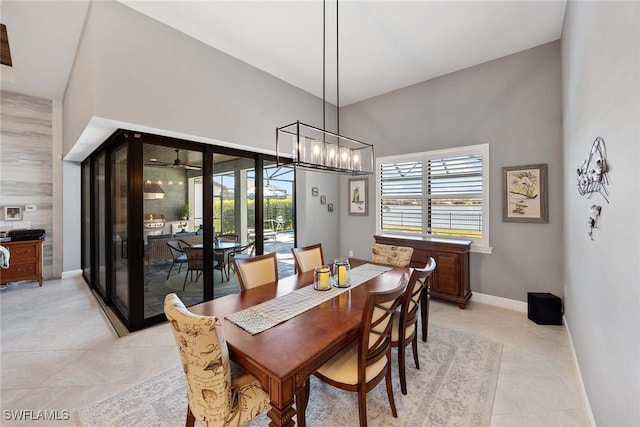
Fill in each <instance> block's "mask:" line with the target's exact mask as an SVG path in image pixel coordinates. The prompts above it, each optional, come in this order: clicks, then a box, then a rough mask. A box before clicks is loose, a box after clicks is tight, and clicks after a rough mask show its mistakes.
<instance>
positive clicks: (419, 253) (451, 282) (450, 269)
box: [374, 236, 471, 308]
mask: <svg viewBox="0 0 640 427" xmlns="http://www.w3.org/2000/svg"><path fill="white" fill-rule="evenodd" d="M374 239H375V241H376V243H381V244H384V245H395V246H410V247H412V248H413V255H412V256H411V264H409V265H410V266H411V267H424V266H425V265H426V263H427V261H428V260H429V257H433V259H435V260H436V270H435V271H434V272H433V275H432V276H431V277H432V279H431V297H432V298H440V299H443V300H447V301H451V302H455V303H456V304H458V306H459V307H460V308H465V306H466V305H467V301H469V298H471V287H470V285H469V253H470V250H471V241H470V240H458V239H455V240H454V239H441V238H433V237H432V238H426V239H423V238H417V237H416V238H411V237H404V236H374Z"/></svg>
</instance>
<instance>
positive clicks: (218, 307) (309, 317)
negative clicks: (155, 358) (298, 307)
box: [189, 258, 408, 427]
mask: <svg viewBox="0 0 640 427" xmlns="http://www.w3.org/2000/svg"><path fill="white" fill-rule="evenodd" d="M367 263H370V264H374V263H373V262H370V261H364V260H359V259H354V258H352V259H350V264H351V268H355V267H357V266H359V265H363V264H367ZM403 273H408V268H404V267H393V268H392V269H390V270H389V271H386V272H384V273H382V274H379V275H378V276H376V277H374V278H372V279H369V280H367V281H365V282H364V283H362V284H361V285H359V286H354V287H351V288H349V290H348V291H347V292H344V293H341V294H340V295H338V296H336V297H334V298H333V299H330V300H329V301H326V302H323V303H321V304H320V305H318V306H316V307H314V308H311V309H309V310H307V311H305V312H303V313H302V314H299V315H297V316H295V317H293V318H292V319H289V320H287V321H284V322H282V323H280V324H278V325H276V326H274V327H272V328H269V329H267V330H265V331H263V332H260V333H258V334H255V335H251V334H250V333H248V332H246V331H245V330H243V329H242V328H240V327H239V326H237V325H235V324H234V323H231V322H230V321H229V320H227V319H225V316H227V315H229V314H232V313H235V312H238V311H241V310H244V309H246V308H249V307H252V306H255V305H257V304H260V303H262V302H265V301H268V300H271V299H273V298H277V297H279V296H283V295H286V294H288V293H290V292H292V291H294V290H296V289H299V288H302V287H304V286H309V285H311V284H312V282H313V272H305V273H302V274H299V275H293V276H290V277H286V278H283V279H280V280H279V281H278V282H274V283H270V284H267V285H264V286H260V287H258V288H253V289H249V290H246V291H243V292H240V293H239V294H232V295H227V296H224V297H222V298H218V299H215V300H213V301H206V302H203V303H200V304H197V305H194V306H191V307H190V308H189V310H190V311H192V312H193V313H195V314H200V315H207V316H216V317H217V318H218V319H219V321H220V322H221V324H222V328H223V331H224V336H225V339H226V341H227V345H228V347H229V356H230V358H231V360H233V361H234V362H235V363H237V364H238V365H240V366H241V367H242V368H243V369H244V370H246V371H247V372H249V373H251V374H252V375H254V376H255V377H256V378H257V379H258V380H259V381H260V383H261V384H262V387H263V388H264V389H265V391H266V392H267V393H268V394H269V398H270V401H271V409H270V410H269V412H268V416H269V418H270V419H271V423H270V424H269V425H270V426H278V427H280V426H293V425H294V421H293V416H294V415H296V409H294V400H295V397H296V393H301V392H304V386H305V382H306V380H307V379H308V378H309V377H310V376H311V375H312V374H313V373H314V372H315V371H316V370H317V369H318V368H319V367H320V366H322V365H323V364H324V363H325V362H327V361H328V360H329V359H331V358H332V357H333V356H334V355H336V354H337V353H339V352H340V350H342V349H343V348H345V347H346V346H347V345H348V344H349V343H351V342H352V341H353V340H354V339H356V338H357V337H358V336H359V333H360V321H361V319H362V310H363V308H364V304H365V301H366V298H367V294H368V292H370V291H382V290H389V289H393V288H395V287H397V286H398V285H399V284H400V280H401V278H402V274H403ZM317 292H322V291H317ZM311 398H313V396H311ZM298 409H299V410H301V411H302V413H301V414H299V415H298V424H300V425H304V408H298Z"/></svg>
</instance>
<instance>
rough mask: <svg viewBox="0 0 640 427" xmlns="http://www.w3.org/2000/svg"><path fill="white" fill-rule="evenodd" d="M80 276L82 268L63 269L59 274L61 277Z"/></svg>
mask: <svg viewBox="0 0 640 427" xmlns="http://www.w3.org/2000/svg"><path fill="white" fill-rule="evenodd" d="M78 276H82V270H69V271H63V272H62V274H61V275H60V278H61V279H71V278H73V277H78Z"/></svg>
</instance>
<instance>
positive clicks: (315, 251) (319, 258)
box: [291, 243, 324, 274]
mask: <svg viewBox="0 0 640 427" xmlns="http://www.w3.org/2000/svg"><path fill="white" fill-rule="evenodd" d="M291 253H292V254H293V260H294V262H295V266H296V271H297V272H298V274H300V273H304V272H305V271H311V270H313V269H314V268H315V267H316V266H318V265H324V256H323V255H322V243H316V244H315V245H309V246H305V247H303V248H291Z"/></svg>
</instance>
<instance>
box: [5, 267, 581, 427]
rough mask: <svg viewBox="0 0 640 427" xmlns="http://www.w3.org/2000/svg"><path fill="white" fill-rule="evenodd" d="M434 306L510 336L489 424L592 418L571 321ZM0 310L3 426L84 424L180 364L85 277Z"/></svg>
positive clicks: (33, 287) (20, 295)
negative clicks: (110, 312)
mask: <svg viewBox="0 0 640 427" xmlns="http://www.w3.org/2000/svg"><path fill="white" fill-rule="evenodd" d="M431 307H432V311H431V316H430V321H431V322H434V323H441V324H446V325H448V326H449V327H452V328H455V329H460V330H463V331H468V332H473V333H478V334H481V335H483V336H485V337H486V338H488V339H491V340H495V341H498V342H501V343H503V345H504V347H503V352H502V363H501V367H500V374H499V378H498V387H497V392H496V396H495V402H494V407H493V416H492V420H491V426H496V427H498V426H500V427H501V426H536V427H537V426H589V425H591V424H590V417H589V414H588V413H587V410H586V409H585V404H584V401H583V400H582V394H581V392H580V390H581V389H580V385H579V379H578V376H577V372H576V367H575V364H574V362H573V357H572V352H571V347H570V343H569V337H568V334H567V331H566V329H565V328H564V327H562V326H541V325H536V324H535V323H533V322H531V321H529V320H528V319H527V316H526V313H520V312H516V311H511V310H505V309H501V308H497V307H493V306H489V305H485V304H480V303H474V302H473V298H472V300H471V302H470V303H469V305H468V306H467V308H466V309H465V310H460V309H459V308H458V307H457V306H456V305H453V304H448V303H443V302H438V301H433V302H432V305H431ZM0 312H1V313H0V363H1V365H0V375H1V376H0V402H1V407H2V421H0V424H1V425H3V426H16V425H38V426H44V425H53V426H56V427H57V426H67V425H78V424H77V421H76V418H75V415H74V414H75V411H77V410H79V409H82V408H84V407H86V406H88V405H91V404H92V403H94V402H98V401H101V400H103V399H105V398H107V397H109V396H111V395H113V394H116V393H118V392H121V391H124V390H126V389H127V388H129V387H131V386H132V385H133V384H136V383H140V382H142V381H144V380H146V379H148V378H150V377H152V376H154V375H155V374H157V373H158V372H161V371H163V370H165V369H167V368H169V367H170V366H173V365H176V364H178V363H179V361H178V354H177V351H176V348H175V344H174V341H173V337H172V335H171V332H170V330H169V327H168V325H167V324H166V323H164V324H160V325H157V326H154V327H152V328H149V329H146V330H143V331H139V332H136V333H133V334H129V335H127V336H125V337H123V338H117V336H116V335H115V333H114V332H113V330H112V329H111V327H110V324H109V322H108V321H107V319H106V318H105V316H104V314H103V312H102V311H101V309H100V307H99V305H98V304H97V302H96V301H95V300H94V298H93V296H92V294H91V292H90V291H89V290H88V288H87V286H86V285H85V284H84V282H83V281H82V279H81V278H74V279H66V280H52V281H47V282H45V283H44V286H43V287H42V288H38V287H37V283H17V284H10V285H8V286H3V287H2V289H1V290H0ZM20 409H26V410H33V411H37V410H49V411H53V410H57V411H59V413H60V414H61V415H64V414H65V413H64V412H62V411H69V414H70V419H69V420H67V421H57V422H47V423H43V422H42V421H32V422H30V423H24V422H15V421H11V420H8V419H7V418H8V415H9V414H10V412H6V411H11V410H20ZM62 417H63V416H61V417H60V418H62Z"/></svg>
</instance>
